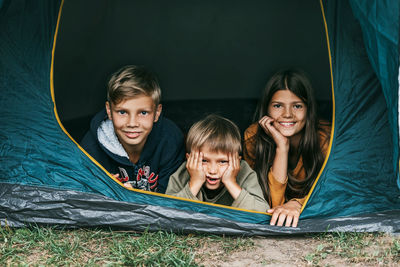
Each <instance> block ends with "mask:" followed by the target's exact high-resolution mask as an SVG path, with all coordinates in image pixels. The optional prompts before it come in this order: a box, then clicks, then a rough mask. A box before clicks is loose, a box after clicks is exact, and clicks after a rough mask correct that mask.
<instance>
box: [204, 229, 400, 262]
mask: <svg viewBox="0 0 400 267" xmlns="http://www.w3.org/2000/svg"><path fill="white" fill-rule="evenodd" d="M354 236H355V237H357V239H351V238H348V237H347V236H346V239H344V238H343V237H341V236H340V235H331V236H329V235H327V236H324V237H293V236H291V237H270V238H253V239H252V240H253V245H252V246H244V247H242V249H241V250H235V251H233V252H232V253H230V254H228V253H225V254H223V253H221V249H217V250H216V252H213V251H212V250H210V249H208V250H207V251H203V252H204V253H206V254H203V256H202V257H201V260H200V261H198V262H197V263H198V264H200V265H204V266H229V267H234V266H252V267H253V266H349V265H351V266H377V265H382V266H398V264H399V260H400V259H399V253H400V250H399V249H400V248H399V244H400V237H393V236H388V235H378V236H377V235H376V234H375V235H374V234H370V235H369V234H365V236H363V237H362V238H360V239H358V235H354Z"/></svg>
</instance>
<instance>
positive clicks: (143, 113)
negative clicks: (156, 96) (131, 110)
mask: <svg viewBox="0 0 400 267" xmlns="http://www.w3.org/2000/svg"><path fill="white" fill-rule="evenodd" d="M140 114H141V115H147V114H149V112H147V111H142V112H140Z"/></svg>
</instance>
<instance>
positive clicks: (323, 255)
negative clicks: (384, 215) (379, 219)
mask: <svg viewBox="0 0 400 267" xmlns="http://www.w3.org/2000/svg"><path fill="white" fill-rule="evenodd" d="M313 238H314V239H315V240H317V241H320V242H318V243H319V244H318V245H317V247H316V248H315V249H314V251H313V252H311V253H308V254H307V255H306V256H305V257H304V260H305V261H307V262H308V264H311V265H314V266H332V265H331V264H330V262H331V261H332V259H334V258H340V259H342V264H344V265H354V264H361V265H385V266H395V265H398V264H399V263H400V238H398V237H397V238H396V237H392V236H389V235H386V234H383V233H351V232H350V233H324V234H320V235H316V236H314V237H313Z"/></svg>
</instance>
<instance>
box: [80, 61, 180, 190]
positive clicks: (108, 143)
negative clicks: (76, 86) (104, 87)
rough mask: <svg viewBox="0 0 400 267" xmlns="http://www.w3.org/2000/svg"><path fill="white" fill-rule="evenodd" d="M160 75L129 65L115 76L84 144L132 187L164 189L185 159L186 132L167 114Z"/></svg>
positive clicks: (122, 180)
mask: <svg viewBox="0 0 400 267" xmlns="http://www.w3.org/2000/svg"><path fill="white" fill-rule="evenodd" d="M160 100H161V90H160V86H159V84H158V81H157V78H156V76H155V75H154V74H153V73H152V72H150V71H149V70H147V69H146V68H144V67H141V66H125V67H123V68H121V69H120V70H118V71H117V72H115V73H114V74H113V75H112V76H111V78H110V80H109V82H108V91H107V101H106V104H105V109H103V110H102V111H100V112H99V113H98V114H97V115H96V116H95V117H94V118H93V119H92V122H91V125H90V131H89V132H88V133H86V135H85V136H84V138H83V139H82V142H81V146H82V147H83V148H84V149H85V150H86V151H87V152H88V153H89V154H90V155H91V156H92V157H93V158H95V159H96V160H97V161H98V162H99V163H100V164H101V165H102V166H103V167H104V168H106V169H107V170H108V171H109V172H110V173H111V174H113V175H114V177H116V178H117V179H119V180H120V181H121V182H123V183H124V185H125V186H126V187H128V188H137V189H142V190H148V191H155V192H160V193H164V192H165V189H166V187H167V184H168V180H169V177H170V175H171V174H172V173H173V172H174V171H175V170H176V169H177V168H178V167H179V165H180V164H181V163H182V162H183V160H184V153H185V152H184V143H183V134H182V132H181V131H180V130H179V128H178V127H177V126H176V125H175V124H174V123H173V122H172V121H170V120H168V119H166V118H164V117H163V116H161V111H162V105H161V104H160Z"/></svg>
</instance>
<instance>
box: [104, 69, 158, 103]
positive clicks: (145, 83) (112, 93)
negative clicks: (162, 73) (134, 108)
mask: <svg viewBox="0 0 400 267" xmlns="http://www.w3.org/2000/svg"><path fill="white" fill-rule="evenodd" d="M139 95H146V96H150V97H151V98H152V99H153V102H154V104H155V105H156V107H157V106H158V104H160V101H161V89H160V85H159V84H158V79H157V77H156V75H155V74H154V73H152V72H151V71H149V70H147V69H146V68H145V67H143V66H134V65H128V66H125V67H122V68H121V69H119V70H118V71H117V72H115V73H114V74H113V75H112V76H111V78H110V80H109V82H108V90H107V100H108V102H110V103H112V104H118V103H120V102H121V101H123V100H124V99H126V98H134V97H137V96H139Z"/></svg>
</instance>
